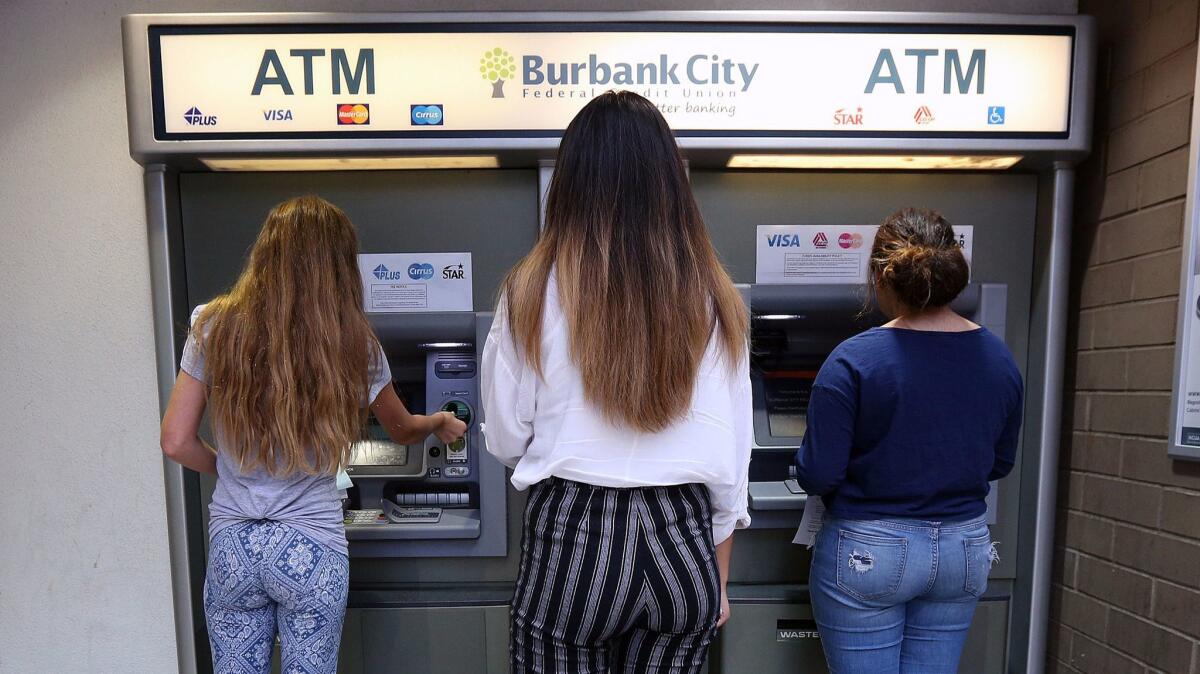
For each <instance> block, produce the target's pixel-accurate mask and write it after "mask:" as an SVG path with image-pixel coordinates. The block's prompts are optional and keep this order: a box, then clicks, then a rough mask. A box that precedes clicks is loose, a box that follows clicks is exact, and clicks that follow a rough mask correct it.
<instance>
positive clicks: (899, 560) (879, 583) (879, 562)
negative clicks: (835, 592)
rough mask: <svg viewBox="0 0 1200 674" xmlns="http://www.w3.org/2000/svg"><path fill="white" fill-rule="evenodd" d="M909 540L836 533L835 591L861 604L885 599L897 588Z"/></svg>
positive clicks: (902, 575) (846, 532) (901, 576)
mask: <svg viewBox="0 0 1200 674" xmlns="http://www.w3.org/2000/svg"><path fill="white" fill-rule="evenodd" d="M907 557H908V541H907V540H906V539H904V538H900V537H892V536H871V535H868V534H860V533H857V532H854V531H846V530H845V529H842V530H841V531H839V532H838V554H837V559H838V564H837V584H838V589H840V590H841V591H842V592H845V593H846V594H848V595H850V596H852V597H857V598H858V599H862V600H864V601H872V600H877V599H884V598H886V597H888V596H891V595H893V594H895V593H896V591H897V590H898V589H900V579H901V578H903V577H904V564H905V562H906V560H907Z"/></svg>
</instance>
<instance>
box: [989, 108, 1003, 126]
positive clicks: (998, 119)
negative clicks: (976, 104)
mask: <svg viewBox="0 0 1200 674" xmlns="http://www.w3.org/2000/svg"><path fill="white" fill-rule="evenodd" d="M1003 123H1004V106H1003V105H989V106H988V124H1003Z"/></svg>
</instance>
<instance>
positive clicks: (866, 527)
mask: <svg viewBox="0 0 1200 674" xmlns="http://www.w3.org/2000/svg"><path fill="white" fill-rule="evenodd" d="M994 556H995V552H994V549H993V548H992V540H991V536H990V534H989V533H988V528H987V521H986V518H984V517H979V518H978V519H974V520H971V521H969V522H945V523H940V522H926V521H922V520H839V519H827V520H826V521H825V523H824V526H823V527H822V528H821V532H820V533H819V534H818V535H817V541H816V546H815V548H814V550H813V563H812V571H811V573H810V576H809V585H810V588H811V592H812V607H813V616H814V617H815V618H816V622H817V628H818V629H819V631H820V633H821V644H822V646H823V648H824V649H825V658H826V660H827V661H828V662H829V671H830V672H831V673H832V674H860V673H862V674H881V673H886V672H903V673H905V674H909V673H916V672H920V673H921V674H939V673H941V672H946V673H951V674H952V673H953V672H956V671H958V659H959V656H960V655H961V654H962V649H963V643H964V642H965V641H966V638H967V629H968V628H969V627H970V626H971V617H972V616H973V615H974V613H975V605H976V604H977V603H978V602H979V597H980V595H982V594H983V593H984V591H985V590H986V589H987V577H988V571H989V570H990V569H991V565H992V560H993V558H994Z"/></svg>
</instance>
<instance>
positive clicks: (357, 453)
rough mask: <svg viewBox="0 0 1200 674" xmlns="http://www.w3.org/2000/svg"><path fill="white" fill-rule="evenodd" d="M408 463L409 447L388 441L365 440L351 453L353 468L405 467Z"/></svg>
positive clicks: (358, 443)
mask: <svg viewBox="0 0 1200 674" xmlns="http://www.w3.org/2000/svg"><path fill="white" fill-rule="evenodd" d="M407 463H408V447H406V446H404V445H397V444H396V443H394V442H388V441H386V440H363V441H362V442H357V443H355V444H354V448H353V449H351V451H350V465H352V466H403V465H405V464H407Z"/></svg>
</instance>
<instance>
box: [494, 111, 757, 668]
mask: <svg viewBox="0 0 1200 674" xmlns="http://www.w3.org/2000/svg"><path fill="white" fill-rule="evenodd" d="M747 323H748V317H747V312H746V307H745V306H744V304H743V302H742V300H741V297H740V296H739V295H738V293H737V291H736V290H735V289H734V287H733V284H732V283H731V282H730V279H729V276H728V275H727V274H726V272H725V270H724V269H723V268H722V266H721V264H720V262H719V261H718V259H717V256H716V253H715V251H714V249H713V246H712V243H711V242H710V241H709V239H708V234H707V231H706V229H705V226H704V222H703V221H702V220H701V218H700V213H699V210H698V209H697V207H696V202H695V200H694V198H693V197H692V192H691V188H690V186H689V184H688V178H687V174H686V173H685V171H684V166H683V161H682V158H681V157H680V154H679V150H678V148H677V147H676V145H675V139H674V137H673V136H672V134H671V130H670V128H669V127H668V126H667V123H666V121H665V120H664V119H663V117H662V115H661V114H659V112H658V109H657V108H655V107H654V104H652V103H650V102H649V101H647V100H646V99H644V98H642V97H640V96H637V95H636V94H632V93H628V92H621V93H612V92H609V93H606V94H604V95H602V96H599V97H597V98H596V99H594V100H593V101H592V102H591V103H589V104H588V105H587V106H585V107H584V108H583V110H582V111H581V112H580V113H579V114H578V116H576V117H575V119H574V121H572V122H571V124H570V126H568V127H567V130H566V133H565V134H564V136H563V139H562V144H561V145H560V147H559V152H558V161H557V163H556V165H555V169H554V178H553V181H552V183H551V186H550V191H549V194H548V198H547V203H546V228H545V231H544V232H543V233H542V236H541V238H540V239H539V240H538V243H537V245H536V246H534V249H533V251H532V252H530V254H529V255H528V256H527V257H526V258H525V259H524V260H522V261H521V262H520V263H518V264H517V266H516V267H515V268H514V269H513V270H512V272H511V273H510V274H509V276H508V278H507V280H506V281H505V283H504V286H503V298H502V299H501V301H500V302H499V305H498V307H497V312H496V318H495V322H494V323H493V326H492V330H491V333H490V334H489V335H488V340H487V344H486V346H485V348H484V354H483V365H482V368H481V375H482V380H483V398H484V405H485V409H486V410H487V426H486V429H485V431H484V432H485V434H486V436H487V440H488V450H489V451H490V452H491V453H492V454H494V455H495V456H496V457H497V458H499V459H500V460H501V461H503V462H504V463H506V464H507V465H509V466H511V467H513V469H514V471H513V478H512V480H513V484H514V485H515V486H516V487H517V488H518V489H526V488H530V487H532V489H531V491H530V494H529V502H528V507H527V509H526V511H525V528H524V536H523V541H522V544H521V568H520V572H519V575H518V579H517V588H516V596H515V598H514V600H513V606H512V641H511V644H510V661H511V665H512V667H511V669H512V671H513V672H514V674H520V673H522V672H547V671H553V672H639V673H644V672H698V671H700V668H701V667H702V666H703V664H704V660H705V657H706V654H707V652H708V647H709V644H710V643H711V642H712V638H713V635H714V633H715V630H716V628H717V627H718V626H719V625H720V624H722V623H724V621H725V620H726V619H727V618H728V616H729V604H728V600H727V598H726V596H725V591H724V590H725V583H726V580H727V579H728V576H729V560H730V555H731V554H732V549H733V531H734V529H735V528H738V527H744V526H746V525H748V524H749V522H750V518H749V515H748V514H747V510H746V506H747V504H746V485H747V471H748V465H749V459H750V443H751V425H750V424H751V422H750V414H751V411H750V408H751V406H750V380H749V364H748V349H747V333H748V327H747Z"/></svg>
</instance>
